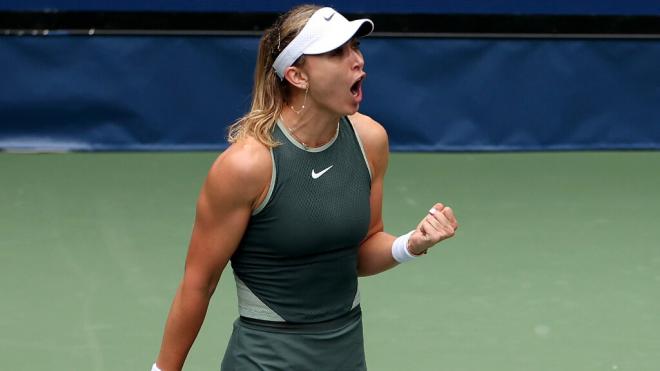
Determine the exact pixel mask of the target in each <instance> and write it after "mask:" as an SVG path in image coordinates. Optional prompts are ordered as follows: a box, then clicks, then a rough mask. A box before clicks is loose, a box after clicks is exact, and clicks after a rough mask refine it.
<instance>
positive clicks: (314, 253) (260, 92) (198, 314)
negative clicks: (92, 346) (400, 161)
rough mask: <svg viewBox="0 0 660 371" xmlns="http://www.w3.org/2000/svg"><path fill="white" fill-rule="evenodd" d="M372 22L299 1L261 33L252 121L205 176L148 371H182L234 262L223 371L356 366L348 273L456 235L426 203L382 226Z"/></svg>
mask: <svg viewBox="0 0 660 371" xmlns="http://www.w3.org/2000/svg"><path fill="white" fill-rule="evenodd" d="M372 29H373V24H372V22H371V21H370V20H367V19H362V20H357V21H352V22H349V21H347V20H346V19H345V18H344V17H343V16H342V15H341V14H339V13H337V12H336V11H335V10H333V9H331V8H320V7H317V6H310V5H304V6H299V7H296V8H294V9H292V10H291V11H289V12H288V13H286V14H284V15H282V16H281V17H280V18H279V20H278V21H277V22H276V23H275V24H274V25H273V27H271V28H270V29H268V30H266V31H265V33H264V35H263V37H262V39H261V42H260V46H259V55H258V59H257V67H256V72H255V84H254V90H253V102H252V108H251V110H250V112H249V113H248V114H247V115H246V116H244V117H243V118H242V119H241V120H239V121H238V122H237V123H236V124H234V125H233V126H232V127H231V128H230V134H229V141H230V142H231V146H230V147H229V148H228V149H227V150H226V151H224V152H223V153H222V154H221V155H220V156H219V157H218V159H217V160H216V162H215V163H214V164H213V166H212V167H211V169H210V171H209V174H208V177H207V179H206V181H205V183H204V186H203V187H202V190H201V193H200V196H199V200H198V203H197V214H196V219H195V225H194V228H193V232H192V237H191V241H190V246H189V252H188V256H187V259H186V267H185V273H184V276H183V279H182V281H181V284H180V286H179V288H178V290H177V293H176V296H175V298H174V302H173V304H172V308H171V310H170V314H169V316H168V319H167V323H166V326H165V332H164V336H163V342H162V345H161V350H160V354H159V356H158V358H157V360H156V363H155V364H154V366H153V369H154V370H159V369H160V370H163V371H171V370H180V369H181V368H182V366H183V363H184V360H185V358H186V355H187V353H188V351H189V349H190V347H191V345H192V343H193V341H194V339H195V337H196V336H197V333H198V331H199V329H200V327H201V325H202V322H203V320H204V316H205V314H206V310H207V307H208V304H209V300H210V298H211V295H212V294H213V292H214V290H215V288H216V285H217V283H218V280H219V278H220V274H221V272H222V271H223V270H224V268H225V266H226V264H227V263H228V262H229V261H231V263H232V268H233V271H234V274H235V278H236V284H237V292H238V302H239V313H240V318H239V319H238V320H237V321H236V322H235V324H234V331H233V333H232V337H231V339H230V341H229V345H228V347H227V350H226V352H225V356H224V359H223V362H222V370H227V371H230V370H312V369H314V370H325V369H328V370H364V369H366V365H365V360H364V347H363V341H362V322H361V312H360V306H359V293H358V290H357V277H358V275H360V276H366V275H372V274H376V273H379V272H382V271H385V270H387V269H390V268H392V267H394V266H395V265H397V264H399V263H401V262H404V261H407V260H411V259H413V258H414V257H416V256H418V255H420V254H423V253H424V252H426V250H427V249H428V248H429V247H431V246H433V245H434V244H436V243H438V242H439V241H441V240H443V239H446V238H449V237H452V236H453V235H454V232H455V231H456V229H457V227H458V225H457V222H456V219H455V217H454V215H453V213H452V210H451V209H450V208H449V207H445V206H443V205H442V204H439V203H438V204H435V205H434V206H433V207H432V208H431V210H430V211H429V213H428V214H427V215H426V216H425V217H424V218H423V219H422V220H421V222H420V223H419V224H418V226H417V227H416V228H415V229H414V230H413V231H411V232H410V233H408V234H406V235H404V236H400V237H398V238H397V237H394V236H392V235H390V234H387V233H385V232H384V231H383V221H382V217H381V210H382V193H383V177H384V175H385V169H386V167H387V160H388V144H387V135H386V133H385V130H384V129H383V128H382V126H380V125H379V124H378V123H377V122H375V121H374V120H372V119H371V118H369V117H367V116H365V115H362V114H360V113H358V112H357V111H358V107H359V104H360V102H361V100H362V81H363V80H364V78H365V76H366V74H365V72H364V59H363V57H362V54H361V53H360V50H359V48H358V38H359V37H362V36H366V35H367V34H369V33H371V31H372Z"/></svg>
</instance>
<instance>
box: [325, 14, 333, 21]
mask: <svg viewBox="0 0 660 371" xmlns="http://www.w3.org/2000/svg"><path fill="white" fill-rule="evenodd" d="M334 16H335V13H332V14H330V16H329V17H323V19H325V20H326V21H328V22H330V20H331V19H332V17H334Z"/></svg>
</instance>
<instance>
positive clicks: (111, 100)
mask: <svg viewBox="0 0 660 371" xmlns="http://www.w3.org/2000/svg"><path fill="white" fill-rule="evenodd" d="M256 45H257V39H256V38H253V37H158V36H154V37H147V36H144V37H138V36H131V37H128V36H127V37H109V36H104V37H65V36H62V37H4V38H1V37H0V148H4V149H13V150H22V149H27V150H39V149H46V150H202V149H205V150H216V149H222V148H224V147H225V146H226V143H225V142H224V139H223V138H224V135H225V130H226V129H225V128H226V126H227V125H228V124H230V123H231V122H233V121H234V120H235V119H236V118H237V117H239V116H240V115H241V113H242V112H244V111H245V110H246V109H247V108H248V105H249V94H250V87H251V78H252V69H253V66H254V59H255V50H256ZM363 51H364V54H365V58H366V61H367V66H366V70H367V72H368V73H369V77H368V79H367V82H366V84H365V95H366V97H365V101H364V102H363V105H362V109H361V111H362V112H364V113H367V114H369V115H371V116H372V117H374V118H375V119H377V120H378V121H380V122H381V123H382V124H383V125H384V126H386V128H387V129H388V131H389V133H390V141H391V147H392V149H393V150H395V151H396V150H398V151H464V150H557V149H651V148H654V149H657V148H660V125H659V124H660V109H658V106H659V104H658V102H660V72H659V69H658V67H657V66H659V65H660V41H659V40H571V39H553V40H543V39H511V40H504V39H481V40H478V39H438V38H425V39H413V38H378V37H372V38H367V39H365V40H364V42H363Z"/></svg>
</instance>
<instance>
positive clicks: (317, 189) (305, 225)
mask: <svg viewBox="0 0 660 371" xmlns="http://www.w3.org/2000/svg"><path fill="white" fill-rule="evenodd" d="M273 136H274V139H276V140H277V141H278V142H280V143H281V145H280V146H277V147H275V148H273V149H272V150H271V154H272V159H273V176H272V179H271V183H270V189H269V192H268V195H267V196H266V199H265V200H264V201H263V202H262V203H261V205H259V207H258V208H257V209H256V210H255V211H254V213H253V215H252V217H251V218H250V221H249V224H248V226H247V229H246V231H245V233H244V235H243V238H242V240H241V242H240V245H239V247H238V249H237V250H236V252H235V253H234V255H233V256H232V258H231V265H232V269H233V270H234V274H235V276H236V282H237V286H238V290H239V312H240V313H241V315H243V316H251V317H256V318H260V319H273V320H279V321H282V320H283V321H288V322H295V323H312V322H321V321H327V320H331V319H333V318H337V317H340V316H342V315H345V314H347V313H348V312H350V310H351V309H352V308H353V307H355V306H356V305H357V304H356V302H357V301H358V300H359V297H358V291H357V252H358V247H359V244H360V242H361V241H362V240H363V239H364V238H365V236H366V234H367V231H368V228H369V219H370V207H369V196H370V190H371V173H370V169H369V166H368V163H367V161H366V156H365V153H364V149H363V148H362V144H361V142H360V140H359V137H358V136H357V134H356V132H355V130H354V128H353V125H352V124H351V123H350V121H349V120H348V118H342V119H341V120H340V122H339V124H338V128H337V134H336V135H335V137H334V138H333V139H332V140H331V141H330V142H329V143H327V144H326V145H324V146H322V147H318V148H307V147H305V146H304V145H303V144H302V143H299V142H298V141H296V140H295V139H294V138H293V137H292V136H291V135H290V134H289V133H288V131H287V130H286V129H285V128H284V126H283V124H282V123H281V122H278V124H277V126H276V127H275V129H274V132H273ZM255 303H257V304H258V305H255ZM259 306H261V308H259ZM243 309H244V310H243ZM259 312H261V313H259Z"/></svg>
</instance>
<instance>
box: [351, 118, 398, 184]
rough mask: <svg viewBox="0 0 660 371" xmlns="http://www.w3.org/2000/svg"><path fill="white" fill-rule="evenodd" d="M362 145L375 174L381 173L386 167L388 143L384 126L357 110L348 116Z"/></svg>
mask: <svg viewBox="0 0 660 371" xmlns="http://www.w3.org/2000/svg"><path fill="white" fill-rule="evenodd" d="M348 119H349V120H350V121H351V123H352V124H353V127H354V128H355V132H356V133H357V135H358V136H359V137H360V141H361V142H362V145H363V146H364V150H365V152H366V155H367V159H368V161H369V164H370V165H371V167H372V169H373V170H375V174H376V175H377V174H382V173H384V172H385V168H386V167H387V159H388V155H389V144H388V138H387V132H386V131H385V128H384V127H383V126H382V125H381V124H380V123H379V122H378V121H376V120H374V119H372V118H371V117H369V116H367V115H363V114H361V113H359V112H356V113H354V114H353V115H350V116H348Z"/></svg>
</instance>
